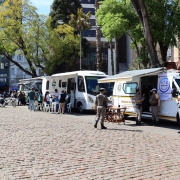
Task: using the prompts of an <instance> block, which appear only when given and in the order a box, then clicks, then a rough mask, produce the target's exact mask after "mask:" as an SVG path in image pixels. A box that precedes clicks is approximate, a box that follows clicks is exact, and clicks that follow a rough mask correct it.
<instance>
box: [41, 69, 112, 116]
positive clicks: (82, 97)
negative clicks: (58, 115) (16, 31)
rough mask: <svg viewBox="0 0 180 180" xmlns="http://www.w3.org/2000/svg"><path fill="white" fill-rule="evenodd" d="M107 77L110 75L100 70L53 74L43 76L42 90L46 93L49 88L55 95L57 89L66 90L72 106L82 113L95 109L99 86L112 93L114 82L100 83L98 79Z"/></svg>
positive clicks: (109, 94) (108, 93)
mask: <svg viewBox="0 0 180 180" xmlns="http://www.w3.org/2000/svg"><path fill="white" fill-rule="evenodd" d="M105 77H108V75H106V74H105V73H103V72H100V71H74V72H67V73H59V74H53V75H52V76H48V77H44V78H43V81H42V92H43V95H44V94H45V92H46V91H47V90H48V91H49V92H50V94H51V95H52V96H53V95H54V93H55V89H57V90H58V92H59V93H61V91H62V90H65V91H66V92H67V93H68V95H69V97H70V99H69V102H70V103H71V107H72V108H78V109H79V111H80V112H81V113H82V112H83V111H84V110H93V107H94V101H95V97H96V95H97V94H99V88H101V87H103V88H106V90H107V96H111V95H112V92H113V86H114V83H101V84H98V80H99V79H102V78H105Z"/></svg>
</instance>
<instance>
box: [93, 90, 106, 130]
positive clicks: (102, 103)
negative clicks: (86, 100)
mask: <svg viewBox="0 0 180 180" xmlns="http://www.w3.org/2000/svg"><path fill="white" fill-rule="evenodd" d="M99 91H100V94H98V95H97V96H96V100H95V103H94V110H95V111H97V113H96V119H95V124H94V128H97V124H98V121H99V119H101V129H107V127H105V126H104V116H105V113H106V108H107V103H108V102H109V100H108V98H107V96H106V95H105V93H106V89H104V88H100V89H99Z"/></svg>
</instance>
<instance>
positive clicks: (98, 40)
mask: <svg viewBox="0 0 180 180" xmlns="http://www.w3.org/2000/svg"><path fill="white" fill-rule="evenodd" d="M94 7H95V12H96V58H97V71H102V52H101V29H100V26H99V25H98V19H97V11H98V9H99V0H95V5H94Z"/></svg>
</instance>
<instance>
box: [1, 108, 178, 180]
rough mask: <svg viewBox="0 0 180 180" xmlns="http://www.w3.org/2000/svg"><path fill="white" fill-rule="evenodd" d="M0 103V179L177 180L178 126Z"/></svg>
mask: <svg viewBox="0 0 180 180" xmlns="http://www.w3.org/2000/svg"><path fill="white" fill-rule="evenodd" d="M94 118H95V115H94V114H84V115H80V114H77V113H74V114H72V115H67V114H65V115H58V114H53V113H45V112H30V111H29V110H28V109H27V106H26V107H16V108H13V107H10V106H7V107H5V108H0V180H20V179H24V180H26V179H27V180H131V179H132V180H140V179H142V180H144V179H145V180H158V179H161V180H179V179H180V136H179V134H178V133H177V132H178V128H179V127H178V126H177V125H176V124H171V123H170V126H172V127H170V128H167V127H151V126H146V125H144V126H140V127H139V126H134V124H135V122H134V121H132V120H131V121H130V120H128V121H127V122H126V125H124V124H120V125H118V124H112V123H105V125H106V126H107V127H108V129H107V130H101V129H100V125H99V126H98V128H97V129H94V127H93V124H94Z"/></svg>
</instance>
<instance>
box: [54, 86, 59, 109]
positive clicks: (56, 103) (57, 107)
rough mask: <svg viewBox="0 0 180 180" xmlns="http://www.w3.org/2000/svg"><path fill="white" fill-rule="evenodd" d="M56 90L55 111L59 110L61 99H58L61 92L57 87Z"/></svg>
mask: <svg viewBox="0 0 180 180" xmlns="http://www.w3.org/2000/svg"><path fill="white" fill-rule="evenodd" d="M54 91H55V93H54V102H55V112H57V111H58V109H59V99H58V98H59V92H58V90H57V89H55V90H54Z"/></svg>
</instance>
